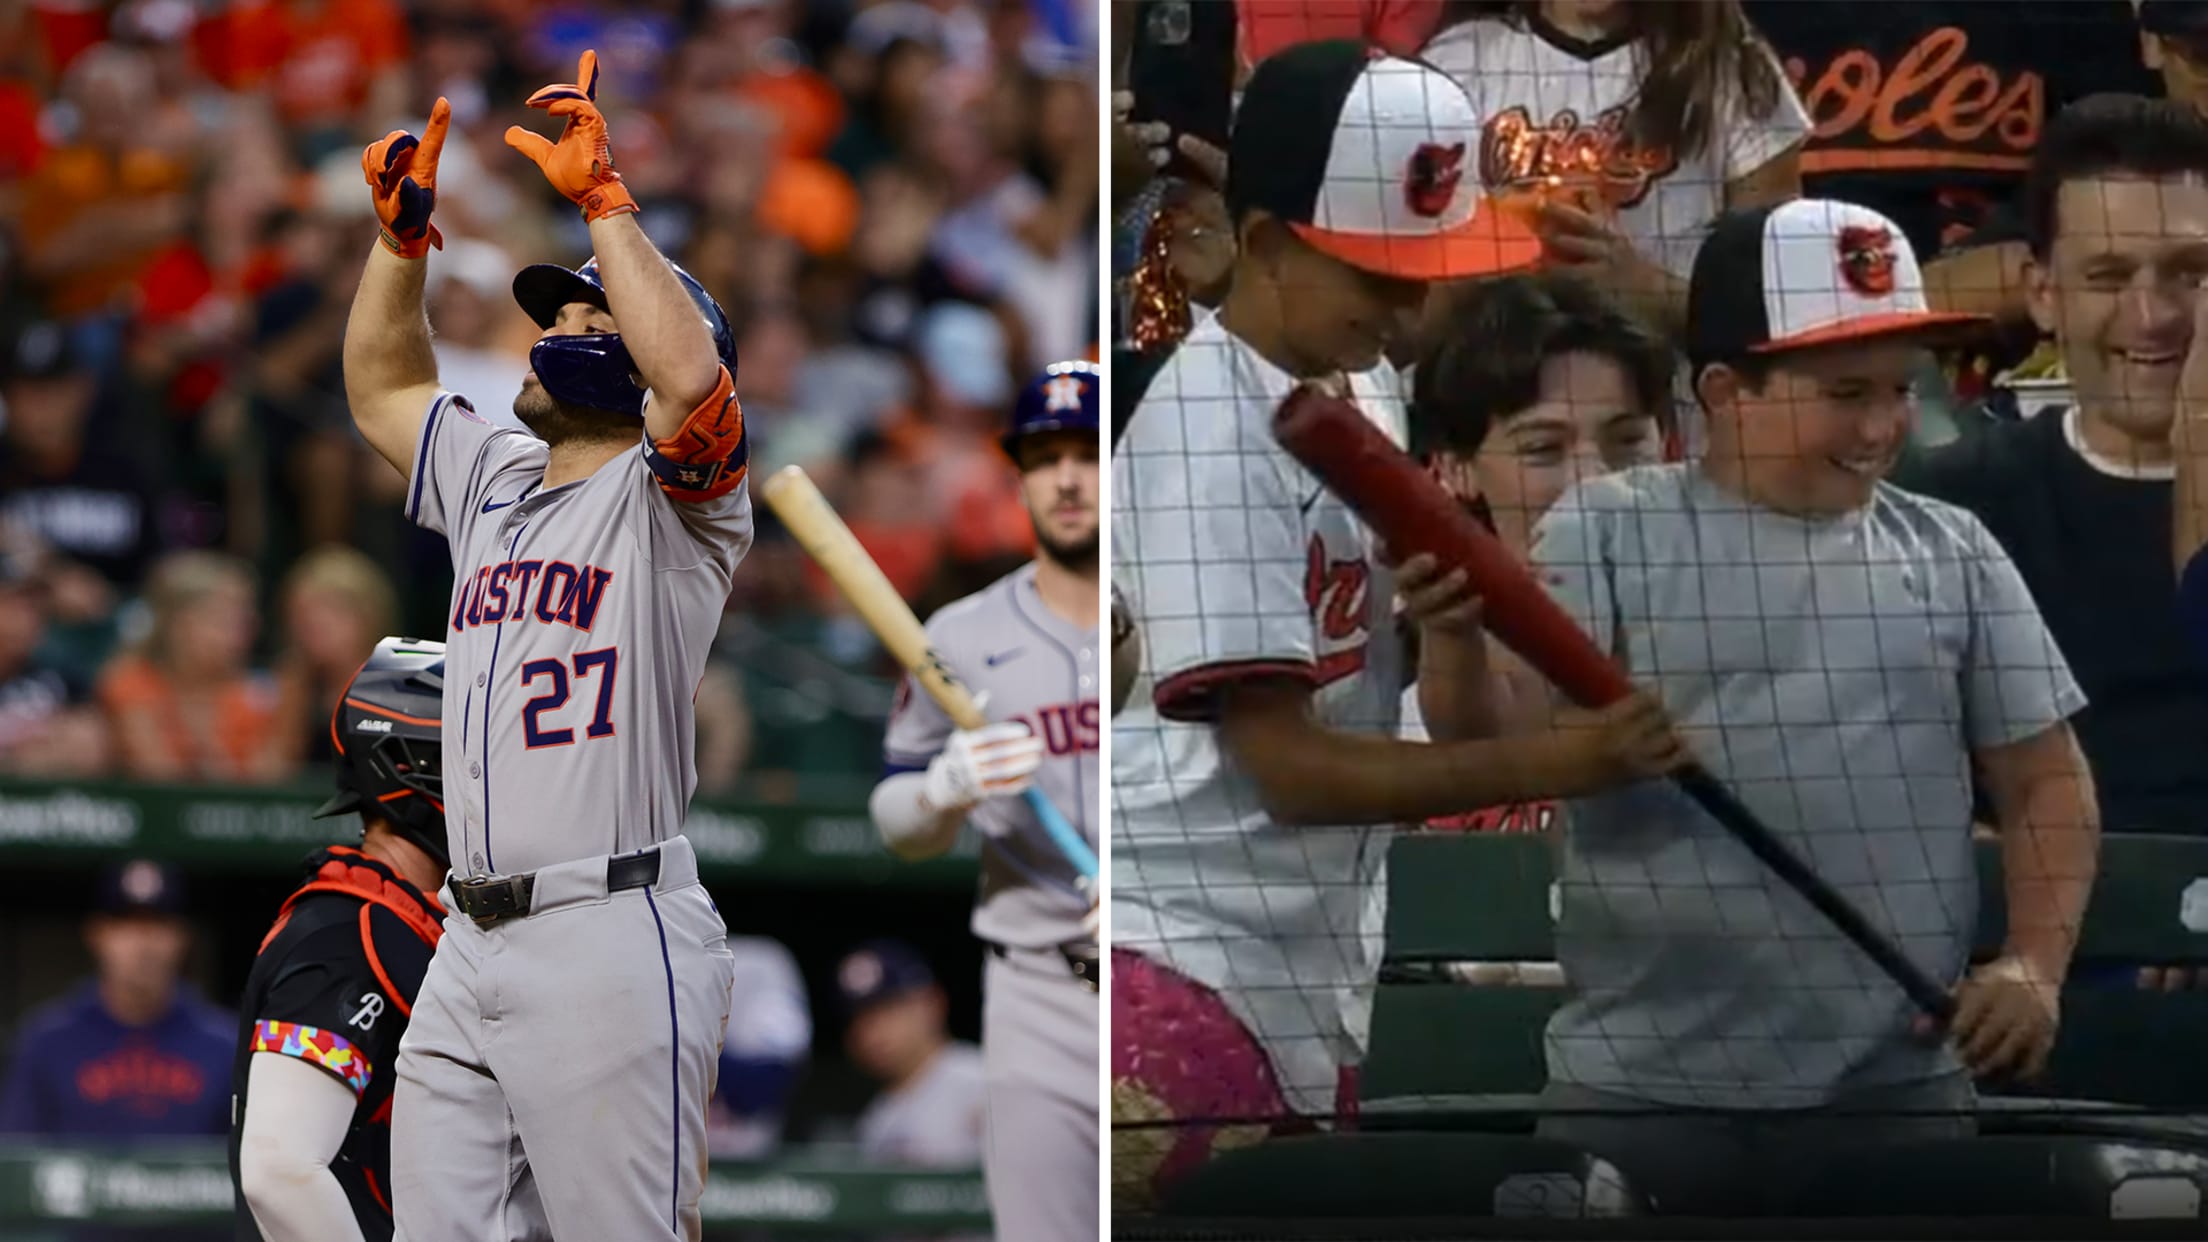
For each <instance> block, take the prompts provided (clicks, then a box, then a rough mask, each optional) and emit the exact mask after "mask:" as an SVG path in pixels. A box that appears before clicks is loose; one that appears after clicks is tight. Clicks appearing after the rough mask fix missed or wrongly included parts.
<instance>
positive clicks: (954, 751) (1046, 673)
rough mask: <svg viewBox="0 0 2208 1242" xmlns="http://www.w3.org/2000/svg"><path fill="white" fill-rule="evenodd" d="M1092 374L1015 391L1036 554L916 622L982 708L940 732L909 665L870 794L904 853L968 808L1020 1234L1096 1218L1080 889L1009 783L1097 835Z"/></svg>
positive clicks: (1076, 1233)
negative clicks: (977, 838)
mask: <svg viewBox="0 0 2208 1242" xmlns="http://www.w3.org/2000/svg"><path fill="white" fill-rule="evenodd" d="M1100 389H1101V384H1100V383H1099V378H1098V373H1097V369H1096V367H1095V365H1094V364H1091V363H1087V362H1061V363H1057V364H1056V365H1054V366H1052V367H1050V368H1049V369H1048V370H1047V371H1045V372H1044V373H1043V375H1041V376H1040V377H1038V378H1037V379H1036V380H1035V381H1033V382H1032V383H1030V384H1029V385H1028V386H1027V387H1026V388H1024V389H1022V390H1021V391H1020V394H1019V396H1018V397H1017V398H1016V400H1015V402H1014V405H1013V414H1012V429H1011V431H1010V432H1009V433H1008V434H1007V435H1006V436H1005V437H1004V448H1005V451H1006V452H1007V453H1009V454H1011V456H1012V459H1013V460H1014V461H1015V462H1016V463H1018V465H1019V468H1020V489H1021V493H1022V495H1023V496H1024V497H1025V499H1026V501H1027V510H1028V515H1029V516H1030V517H1031V518H1032V519H1033V520H1034V523H1035V541H1036V543H1037V544H1038V545H1039V547H1040V550H1041V554H1040V555H1039V556H1037V557H1036V558H1035V560H1033V561H1032V562H1030V563H1028V564H1027V565H1025V566H1023V567H1021V568H1020V569H1018V570H1015V571H1013V572H1012V573H1011V574H1009V575H1007V576H1005V577H1004V578H1001V579H999V580H998V581H997V582H996V583H995V584H993V585H991V586H989V587H988V588H986V589H985V590H982V591H981V592H979V593H977V594H974V595H969V596H967V597H966V598H965V599H962V600H959V601H957V602H956V603H952V604H947V605H945V606H944V607H943V608H942V609H941V610H940V611H938V612H937V613H936V614H935V615H934V616H933V617H930V618H929V619H928V624H927V633H928V641H929V643H930V644H931V645H932V646H933V647H934V648H935V650H936V651H937V652H938V653H940V654H941V655H942V657H943V661H944V663H945V664H947V665H949V666H950V669H951V671H952V672H953V673H955V674H956V675H957V676H958V677H959V679H960V680H962V681H964V682H965V683H966V684H967V685H968V686H970V687H972V688H973V690H974V692H975V693H976V694H977V695H981V696H983V697H982V702H983V703H984V705H985V706H986V707H987V708H988V710H989V711H990V713H991V715H992V716H994V717H995V718H996V719H997V720H998V721H999V723H996V724H991V725H988V726H986V727H984V728H980V729H972V730H963V729H953V728H952V727H951V721H950V718H949V717H947V716H945V715H944V714H943V711H942V709H941V708H939V707H937V706H936V704H935V701H934V700H933V699H931V698H929V697H928V696H927V695H926V694H925V693H922V692H921V691H920V690H919V688H918V687H917V686H916V685H915V684H914V682H913V679H912V678H910V677H907V678H906V679H905V680H904V682H903V683H902V684H901V685H900V686H899V687H898V692H897V696H898V697H897V706H896V708H895V710H894V711H893V712H892V714H891V716H890V721H889V732H888V736H887V737H886V738H885V739H884V740H883V743H882V749H883V752H884V758H885V760H886V766H887V774H886V775H885V776H884V777H883V779H882V782H881V783H880V784H879V785H876V786H875V787H874V796H873V798H872V800H871V803H870V806H871V808H872V810H873V814H874V823H875V825H876V826H877V827H878V828H879V829H880V830H881V834H882V839H883V840H884V841H885V842H887V843H888V845H889V848H890V849H891V850H893V851H895V852H896V853H897V854H898V855H899V856H901V857H903V858H907V859H921V858H932V857H935V856H936V855H938V854H941V853H943V852H944V851H946V850H948V849H950V847H951V845H952V843H953V842H955V841H956V840H957V838H958V831H959V828H960V826H961V825H963V824H964V823H965V822H966V821H968V820H969V819H970V820H972V821H973V823H974V826H975V827H977V828H978V829H980V830H981V833H982V835H983V837H984V838H985V842H986V844H985V846H984V848H983V851H982V878H981V897H980V900H979V901H978V902H977V903H976V905H975V907H974V923H973V930H974V935H975V936H976V937H978V938H980V939H981V940H982V941H983V942H984V943H986V944H987V945H988V946H989V962H988V973H987V976H986V978H985V980H984V985H983V992H984V1000H983V1006H982V1040H981V1043H982V1052H983V1059H984V1063H985V1068H986V1071H987V1078H988V1096H989V1124H988V1135H987V1148H986V1157H985V1160H984V1164H985V1166H986V1171H987V1174H988V1181H989V1201H990V1207H991V1211H992V1212H993V1214H994V1216H995V1219H996V1226H997V1236H998V1237H1000V1238H1005V1239H1015V1238H1016V1239H1019V1242H1088V1240H1089V1239H1093V1238H1094V1237H1096V1229H1097V1221H1098V1196H1097V1174H1096V1171H1097V1125H1098V1116H1097V1089H1096V1075H1097V1023H1098V1021H1099V1020H1100V1015H1099V1014H1098V1012H1097V982H1098V978H1097V948H1096V932H1097V927H1096V921H1095V916H1096V905H1095V899H1094V898H1092V897H1091V896H1089V895H1088V894H1086V893H1085V892H1084V891H1083V889H1082V887H1081V885H1080V882H1079V873H1078V872H1076V871H1075V870H1074V868H1073V865H1072V864H1071V863H1070V862H1068V861H1067V860H1066V859H1065V857H1064V856H1063V855H1061V854H1060V853H1059V852H1058V851H1057V850H1056V849H1055V848H1054V847H1053V846H1052V845H1051V843H1050V838H1049V837H1047V836H1046V835H1044V832H1043V828H1042V825H1041V824H1040V823H1039V822H1038V821H1037V820H1036V817H1035V813H1034V812H1033V811H1032V810H1030V809H1029V808H1028V806H1027V805H1026V804H1025V803H1024V802H1022V801H1021V800H1020V797H1019V795H1020V794H1021V793H1022V792H1023V791H1024V790H1026V789H1027V788H1028V786H1030V785H1037V786H1039V787H1040V788H1041V789H1042V791H1043V792H1044V793H1045V794H1046V795H1047V796H1048V797H1049V799H1050V802H1051V804H1052V805H1054V806H1056V807H1057V808H1058V810H1059V811H1060V812H1062V813H1063V814H1064V815H1065V817H1066V819H1067V821H1068V822H1070V823H1071V824H1072V825H1073V826H1074V827H1075V828H1076V829H1077V830H1079V831H1080V833H1081V834H1082V836H1084V837H1086V838H1087V839H1088V840H1089V841H1090V842H1092V843H1093V842H1094V841H1095V840H1096V827H1095V823H1096V807H1097V801H1098V794H1099V792H1100V790H1101V786H1099V785H1098V784H1097V781H1098V780H1099V776H1098V772H1097V754H1098V743H1099V740H1100V738H1101V735H1102V716H1101V702H1100V700H1101V693H1100V690H1099V687H1100V685H1101V678H1102V676H1103V673H1102V669H1101V667H1100V661H1099V656H1100V655H1101V654H1102V652H1103V646H1102V642H1103V639H1102V635H1100V634H1099V633H1098V626H1097V619H1098V613H1099V612H1100V610H1101V606H1102V586H1101V576H1100V572H1099V568H1098V560H1099V558H1098V534H1099V530H1100V528H1101V520H1100V518H1099V516H1098V487H1097V473H1098V466H1097V461H1098V456H1099V445H1098V438H1099V435H1100V434H1101V433H1100V431H1099V423H1098V418H1097V405H1098V400H1099V397H1100V395H1101V394H1100Z"/></svg>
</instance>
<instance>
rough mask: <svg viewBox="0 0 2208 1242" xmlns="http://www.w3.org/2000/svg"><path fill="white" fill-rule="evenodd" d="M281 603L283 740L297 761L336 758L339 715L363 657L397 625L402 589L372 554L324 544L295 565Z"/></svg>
mask: <svg viewBox="0 0 2208 1242" xmlns="http://www.w3.org/2000/svg"><path fill="white" fill-rule="evenodd" d="M277 607H278V609H279V612H278V616H279V618H280V620H281V622H282V626H283V632H284V638H283V642H284V647H283V651H282V652H281V653H280V654H279V655H278V656H277V658H276V665H275V674H276V678H275V680H276V693H277V707H276V726H275V727H276V728H277V729H278V730H279V731H280V733H279V739H278V742H277V745H278V746H279V747H280V748H281V750H282V753H283V754H284V755H285V757H286V758H287V759H288V760H289V761H290V762H292V763H298V762H302V761H303V762H308V763H315V764H328V763H334V762H336V760H337V752H336V748H335V744H334V742H333V740H332V738H331V730H330V718H331V714H332V713H333V712H335V711H336V709H337V701H338V699H339V697H340V696H342V695H343V694H344V693H345V687H346V686H347V685H348V684H350V683H351V681H352V679H353V674H354V673H356V672H358V671H359V670H360V664H361V661H363V660H365V659H367V658H368V655H369V653H370V652H372V651H374V650H375V649H376V643H377V642H379V641H380V640H381V639H382V638H383V637H384V636H385V635H387V634H390V633H391V632H392V631H393V629H394V628H395V623H396V621H397V619H398V595H397V592H396V591H394V590H393V589H392V586H391V579H390V578H389V576H387V575H386V574H385V573H384V572H383V570H381V569H379V568H377V566H376V563H375V562H374V561H372V560H370V559H369V558H368V557H367V556H365V555H363V554H362V553H360V552H359V551H356V550H355V549H352V548H342V547H337V546H334V545H324V546H322V547H319V548H316V549H315V550H314V551H312V552H309V553H307V555H306V556H304V557H302V558H300V560H299V562H298V563H297V564H296V565H293V566H292V568H291V572H290V573H289V574H287V575H286V576H285V578H284V584H283V589H282V591H281V592H280V593H279V596H278V603H277Z"/></svg>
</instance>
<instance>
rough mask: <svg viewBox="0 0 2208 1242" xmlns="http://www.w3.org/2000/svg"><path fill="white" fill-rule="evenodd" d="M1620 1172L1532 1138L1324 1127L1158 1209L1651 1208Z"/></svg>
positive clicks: (1559, 1212)
mask: <svg viewBox="0 0 2208 1242" xmlns="http://www.w3.org/2000/svg"><path fill="white" fill-rule="evenodd" d="M1647 1212H1648V1203H1647V1200H1646V1198H1645V1197H1644V1196H1643V1195H1641V1194H1640V1193H1639V1192H1638V1191H1636V1190H1635V1189H1633V1187H1632V1186H1631V1185H1630V1184H1629V1183H1628V1182H1627V1180H1626V1179H1625V1177H1624V1176H1623V1175H1621V1174H1620V1173H1619V1172H1618V1171H1617V1170H1616V1169H1615V1168H1613V1167H1611V1166H1610V1165H1608V1164H1605V1163H1604V1162H1602V1161H1600V1160H1597V1159H1595V1158H1593V1157H1591V1156H1588V1155H1586V1154H1585V1153H1583V1152H1580V1151H1577V1150H1575V1149H1573V1148H1570V1147H1566V1146H1564V1145H1563V1144H1561V1143H1551V1142H1546V1141H1542V1140H1539V1139H1532V1138H1506V1137H1499V1136H1491V1135H1483V1134H1387V1133H1365V1134H1323V1135H1311V1136H1307V1137H1303V1138H1291V1139H1277V1140H1274V1141H1272V1142H1267V1143H1261V1144H1258V1145H1257V1146H1254V1147H1246V1148H1242V1149H1240V1150H1237V1151H1233V1152H1229V1153H1227V1154H1224V1155H1221V1156H1220V1157H1218V1158H1217V1159H1215V1160H1213V1161H1211V1162H1210V1163H1208V1164H1205V1165H1203V1166H1202V1167H1200V1168H1198V1169H1197V1170H1195V1171H1194V1172H1192V1173H1190V1174H1189V1176H1188V1177H1186V1178H1185V1179H1183V1180H1181V1181H1180V1182H1178V1183H1176V1184H1175V1185H1174V1186H1173V1187H1172V1188H1171V1189H1169V1190H1168V1191H1167V1192H1166V1193H1165V1194H1164V1196H1163V1197H1162V1198H1161V1200H1160V1202H1159V1205H1158V1215H1160V1216H1164V1217H1177V1218H1182V1219H1190V1218H1201V1219H1210V1220H1237V1219H1239V1220H1252V1219H1274V1220H1281V1219H1306V1220H1309V1219H1336V1220H1351V1219H1354V1220H1359V1221H1370V1220H1389V1219H1396V1220H1412V1219H1426V1220H1437V1219H1452V1218H1467V1217H1471V1218H1486V1217H1497V1218H1547V1219H1557V1218H1564V1219H1580V1218H1586V1217H1616V1216H1642V1215H1646V1214H1647Z"/></svg>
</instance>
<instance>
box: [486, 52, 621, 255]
mask: <svg viewBox="0 0 2208 1242" xmlns="http://www.w3.org/2000/svg"><path fill="white" fill-rule="evenodd" d="M597 99H598V53H596V52H594V51H593V52H584V53H583V59H582V61H581V62H580V63H579V64H577V65H576V66H575V81H573V82H562V83H559V84H557V85H553V86H547V87H545V88H544V89H543V90H540V91H538V92H537V93H536V94H534V95H531V96H530V97H529V106H530V107H532V108H542V109H544V110H545V111H546V112H549V113H551V114H552V115H553V116H564V117H566V118H567V128H565V129H563V130H561V131H560V140H559V141H558V142H549V141H546V139H545V138H544V136H543V135H541V134H532V133H530V132H529V131H528V130H526V129H523V128H522V127H521V126H519V125H516V126H514V127H513V128H511V129H508V130H507V131H506V145H507V146H509V147H512V148H513V149H514V150H516V151H519V152H521V153H522V154H523V155H526V156H528V157H529V158H530V159H531V160H532V161H534V162H535V163H536V165H537V167H538V168H539V169H540V170H542V171H543V173H544V179H545V180H546V181H549V182H551V183H552V188H553V189H555V190H558V191H559V192H560V193H562V194H565V195H567V197H568V199H569V201H571V202H573V203H574V204H575V205H576V206H578V207H580V208H582V209H583V219H585V220H599V219H603V218H604V217H606V216H618V215H620V214H621V213H622V212H625V211H635V210H636V200H635V199H633V198H631V197H629V188H628V187H627V186H625V185H622V184H621V174H620V173H617V172H615V171H613V149H612V148H611V147H610V146H609V145H608V144H607V142H606V118H605V116H604V114H602V113H600V112H599V111H598V104H597Z"/></svg>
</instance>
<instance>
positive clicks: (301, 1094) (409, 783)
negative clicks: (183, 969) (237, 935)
mask: <svg viewBox="0 0 2208 1242" xmlns="http://www.w3.org/2000/svg"><path fill="white" fill-rule="evenodd" d="M444 667H445V649H444V646H443V644H440V643H426V642H416V641H414V640H413V639H408V638H386V639H384V640H383V641H382V642H380V643H377V644H376V649H375V651H374V653H373V654H371V655H370V656H369V657H368V661H367V663H365V664H363V665H362V666H361V668H360V671H359V672H357V673H355V674H353V680H352V681H351V682H350V683H348V684H347V685H346V687H345V694H344V696H343V697H342V698H340V699H339V700H338V705H337V711H336V713H335V714H334V715H333V716H332V717H331V719H330V736H331V738H332V739H333V740H334V741H335V742H336V743H337V752H338V770H337V793H336V796H334V797H332V798H331V799H330V800H329V801H328V802H326V803H324V804H323V805H322V808H321V809H320V810H318V811H317V812H315V814H316V817H317V818H320V817H322V816H327V815H344V814H348V813H352V812H358V813H359V815H360V820H361V839H360V845H359V846H358V848H355V847H352V846H345V845H333V846H331V847H329V848H328V849H323V850H317V851H315V852H314V853H313V854H311V855H309V856H308V858H307V864H306V870H307V875H306V879H305V880H304V882H302V883H301V884H300V886H299V888H298V889H297V891H295V892H293V893H292V895H291V896H290V897H289V898H287V899H286V900H285V902H284V905H283V909H282V910H281V911H279V912H278V913H277V915H276V922H275V925H274V926H272V927H270V928H269V930H268V934H267V935H266V936H264V937H263V938H262V940H261V946H260V949H259V950H258V952H257V953H256V955H255V957H254V959H253V970H252V973H250V974H249V975H247V976H246V981H245V998H244V1000H243V1001H241V1002H240V1003H239V1005H238V1016H239V1019H240V1021H241V1027H242V1029H241V1030H240V1032H239V1036H238V1053H237V1062H236V1066H235V1068H234V1069H233V1071H232V1073H231V1084H232V1085H231V1091H232V1105H231V1109H230V1113H231V1122H230V1176H231V1180H232V1182H233V1183H234V1185H235V1188H236V1195H237V1204H238V1211H237V1224H238V1237H239V1238H240V1239H241V1240H243V1242H263V1239H266V1242H310V1240H311V1242H356V1240H362V1239H386V1238H389V1237H390V1236H391V1095H392V1088H393V1085H394V1084H395V1083H396V1082H397V1081H398V1071H397V1068H396V1064H395V1063H396V1062H397V1060H398V1053H399V1039H400V1036H401V1035H402V1034H403V1033H404V1032H405V1031H406V1024H407V1017H408V1015H410V1014H411V1013H413V1011H414V999H415V996H416V994H417V993H418V992H419V991H420V990H421V986H422V976H423V974H424V973H425V972H426V971H427V970H428V969H429V962H430V954H431V952H432V951H434V950H435V949H436V947H437V941H438V940H439V939H440V938H441V937H442V936H443V935H444V930H443V926H442V924H443V921H444V918H445V910H444V907H442V906H441V905H439V904H438V902H437V898H436V897H434V896H432V895H431V894H434V893H435V892H436V891H437V888H438V886H439V885H440V884H442V883H443V882H444V878H445V868H446V865H447V864H446V859H445V809H444V780H443V776H442V765H441V761H440V756H441V755H442V753H443V751H442V747H443V734H444V729H443V727H442V726H441V724H440V723H439V719H438V716H439V713H440V712H442V711H443V710H444V702H443V700H444Z"/></svg>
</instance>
